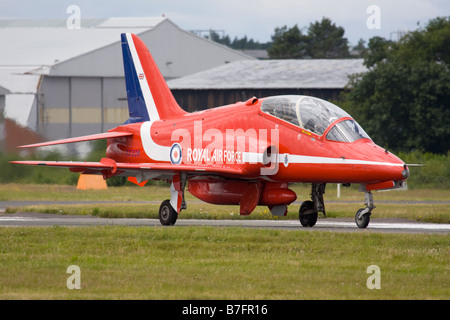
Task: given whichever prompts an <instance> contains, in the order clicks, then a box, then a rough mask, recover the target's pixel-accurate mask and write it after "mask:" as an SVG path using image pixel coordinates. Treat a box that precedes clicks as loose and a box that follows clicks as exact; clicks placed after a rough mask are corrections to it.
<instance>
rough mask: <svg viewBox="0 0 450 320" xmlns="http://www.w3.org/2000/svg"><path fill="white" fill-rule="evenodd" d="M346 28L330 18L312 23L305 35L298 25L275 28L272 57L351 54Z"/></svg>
mask: <svg viewBox="0 0 450 320" xmlns="http://www.w3.org/2000/svg"><path fill="white" fill-rule="evenodd" d="M344 32H345V31H344V28H342V27H337V26H336V24H334V23H332V22H331V20H330V19H328V18H322V21H320V22H319V21H316V22H315V23H311V24H310V25H309V28H308V33H307V34H306V35H303V34H302V32H301V30H300V29H299V28H298V26H297V25H294V26H293V27H292V28H290V29H288V27H287V26H284V27H281V28H278V27H277V28H275V32H274V35H273V36H272V40H273V42H272V47H270V48H269V49H268V53H269V56H270V58H272V59H300V58H313V59H333V58H348V57H349V56H350V53H349V48H348V44H347V39H346V38H344Z"/></svg>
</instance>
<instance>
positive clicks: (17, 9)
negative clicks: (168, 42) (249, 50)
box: [0, 0, 450, 45]
mask: <svg viewBox="0 0 450 320" xmlns="http://www.w3.org/2000/svg"><path fill="white" fill-rule="evenodd" d="M70 5H77V6H78V7H79V8H80V16H81V19H83V18H109V17H160V16H163V15H164V16H165V17H167V18H169V19H170V20H171V21H172V22H173V23H175V24H176V25H178V26H179V27H180V28H182V29H184V30H209V29H213V30H223V31H224V32H225V34H227V35H229V36H230V38H231V39H233V38H234V37H238V38H242V37H243V36H247V37H248V38H252V39H254V40H256V41H259V42H267V41H270V40H271V35H273V33H274V30H275V28H276V27H282V26H285V25H286V26H287V27H289V28H290V27H292V26H294V25H295V24H297V26H298V27H299V28H300V29H301V30H302V31H303V32H305V33H306V30H307V28H308V26H309V24H310V23H313V22H315V21H320V20H321V19H322V18H323V17H326V18H329V19H331V21H332V22H334V23H335V24H336V25H337V26H340V27H343V28H344V29H345V35H344V36H345V37H346V38H347V39H348V40H349V42H350V44H351V45H356V44H357V42H358V40H359V39H361V38H362V39H364V40H366V41H367V40H368V39H370V38H371V37H374V36H381V37H384V38H386V39H393V40H395V39H396V38H395V37H397V35H398V34H399V32H405V31H412V30H416V29H417V28H419V27H424V26H425V25H426V24H427V23H428V21H429V20H430V19H433V18H435V17H438V16H450V1H449V0H159V1H156V0H120V1H119V0H14V1H11V0H0V18H17V19H21V18H33V19H48V18H52V19H54V18H59V19H67V18H68V17H69V16H70V13H67V8H68V7H69V6H70ZM81 27H83V25H81Z"/></svg>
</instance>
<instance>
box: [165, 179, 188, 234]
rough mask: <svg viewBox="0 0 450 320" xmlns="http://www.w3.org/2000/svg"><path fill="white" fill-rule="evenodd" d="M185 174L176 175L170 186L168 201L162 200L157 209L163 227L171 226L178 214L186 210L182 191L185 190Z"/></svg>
mask: <svg viewBox="0 0 450 320" xmlns="http://www.w3.org/2000/svg"><path fill="white" fill-rule="evenodd" d="M186 182H187V174H186V173H185V172H183V173H180V174H176V175H174V176H173V178H172V183H171V185H170V200H164V201H163V202H162V203H161V206H160V207H159V221H160V222H161V224H162V225H163V226H173V225H174V224H175V222H176V221H177V218H178V213H179V212H180V211H181V210H183V209H187V205H186V199H185V197H184V189H185V188H186Z"/></svg>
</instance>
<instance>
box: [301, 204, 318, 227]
mask: <svg viewBox="0 0 450 320" xmlns="http://www.w3.org/2000/svg"><path fill="white" fill-rule="evenodd" d="M311 211H312V212H311ZM306 212H309V213H306ZM317 217H318V214H317V212H314V203H313V202H312V201H309V200H308V201H304V202H303V203H302V205H301V206H300V211H299V214H298V218H299V220H300V223H301V224H302V226H304V227H314V225H315V224H316V222H317Z"/></svg>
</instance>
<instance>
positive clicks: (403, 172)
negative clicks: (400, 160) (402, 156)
mask: <svg viewBox="0 0 450 320" xmlns="http://www.w3.org/2000/svg"><path fill="white" fill-rule="evenodd" d="M402 176H403V178H405V179H407V178H408V177H409V168H408V166H407V165H406V164H405V165H403V170H402Z"/></svg>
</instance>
